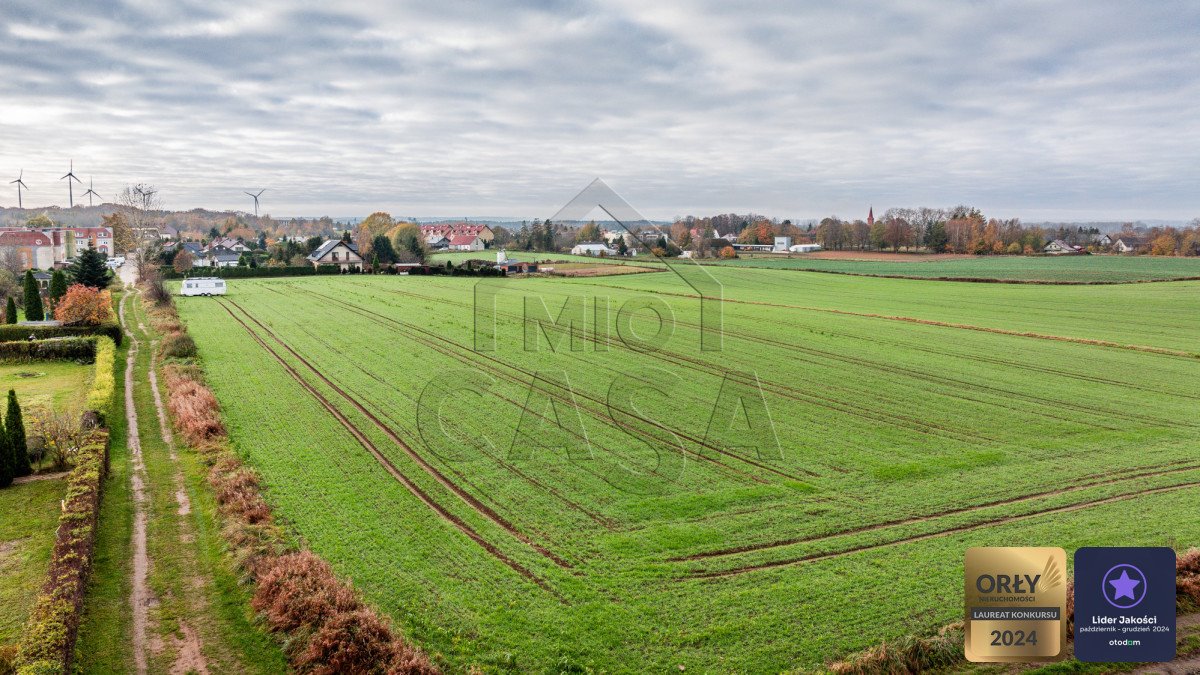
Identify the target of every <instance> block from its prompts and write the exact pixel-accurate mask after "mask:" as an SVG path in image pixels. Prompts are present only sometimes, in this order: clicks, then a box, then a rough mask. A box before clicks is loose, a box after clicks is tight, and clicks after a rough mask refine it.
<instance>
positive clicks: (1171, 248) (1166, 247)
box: [1150, 232, 1175, 255]
mask: <svg viewBox="0 0 1200 675" xmlns="http://www.w3.org/2000/svg"><path fill="white" fill-rule="evenodd" d="M1150 255H1175V237H1173V236H1171V234H1170V233H1168V232H1164V233H1162V234H1160V235H1158V236H1157V237H1155V238H1154V241H1153V242H1151V243H1150Z"/></svg>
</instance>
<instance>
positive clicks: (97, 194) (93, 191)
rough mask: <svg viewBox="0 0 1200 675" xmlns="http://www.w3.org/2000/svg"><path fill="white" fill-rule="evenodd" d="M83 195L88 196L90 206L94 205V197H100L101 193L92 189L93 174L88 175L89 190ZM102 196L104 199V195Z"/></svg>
mask: <svg viewBox="0 0 1200 675" xmlns="http://www.w3.org/2000/svg"><path fill="white" fill-rule="evenodd" d="M83 196H84V197H87V198H88V206H89V207H91V205H92V197H100V193H98V192H96V191H95V190H93V189H92V177H91V176H88V191H87V192H85V193H83ZM100 198H101V199H104V197H100Z"/></svg>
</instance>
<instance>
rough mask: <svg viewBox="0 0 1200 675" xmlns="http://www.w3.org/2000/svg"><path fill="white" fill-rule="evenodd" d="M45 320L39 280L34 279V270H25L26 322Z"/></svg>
mask: <svg viewBox="0 0 1200 675" xmlns="http://www.w3.org/2000/svg"><path fill="white" fill-rule="evenodd" d="M44 318H45V313H44V312H43V311H42V294H41V291H40V290H39V289H38V284H37V279H34V278H33V270H25V320H26V321H41V320H42V319H44Z"/></svg>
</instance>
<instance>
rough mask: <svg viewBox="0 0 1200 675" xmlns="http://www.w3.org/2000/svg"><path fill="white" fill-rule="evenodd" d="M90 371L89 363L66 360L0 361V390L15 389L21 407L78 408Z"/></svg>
mask: <svg viewBox="0 0 1200 675" xmlns="http://www.w3.org/2000/svg"><path fill="white" fill-rule="evenodd" d="M92 375H93V368H92V366H90V365H81V364H78V363H71V362H67V361H35V362H32V363H6V364H0V394H5V395H6V394H8V390H9V389H13V390H15V391H16V392H17V399H18V400H19V401H20V402H21V407H22V408H23V409H28V408H36V407H47V406H49V407H53V408H56V409H59V410H67V409H71V408H78V407H80V406H82V405H83V402H84V399H85V398H86V397H87V390H88V387H89V386H91V383H92Z"/></svg>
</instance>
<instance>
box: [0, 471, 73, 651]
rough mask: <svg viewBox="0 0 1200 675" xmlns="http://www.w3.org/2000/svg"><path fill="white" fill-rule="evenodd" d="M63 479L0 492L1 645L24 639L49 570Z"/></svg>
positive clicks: (63, 486) (17, 486)
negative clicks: (22, 634)
mask: <svg viewBox="0 0 1200 675" xmlns="http://www.w3.org/2000/svg"><path fill="white" fill-rule="evenodd" d="M65 494H66V485H65V483H64V481H63V480H62V479H61V478H57V479H51V480H38V481H33V482H30V483H25V484H22V485H12V486H10V487H7V488H4V489H3V490H0V514H4V515H3V517H0V607H3V608H4V611H2V612H0V647H2V646H4V645H11V644H15V643H17V642H20V640H21V631H22V629H23V628H24V626H25V621H26V620H27V619H28V618H29V610H30V609H31V608H32V607H33V601H34V599H35V598H36V597H37V594H38V592H39V591H40V590H41V589H42V584H43V583H45V581H46V571H47V569H49V566H50V552H51V550H52V549H53V548H54V533H55V531H56V530H57V529H58V516H59V513H60V509H59V500H61V499H62V498H63V496H64V495H65Z"/></svg>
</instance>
